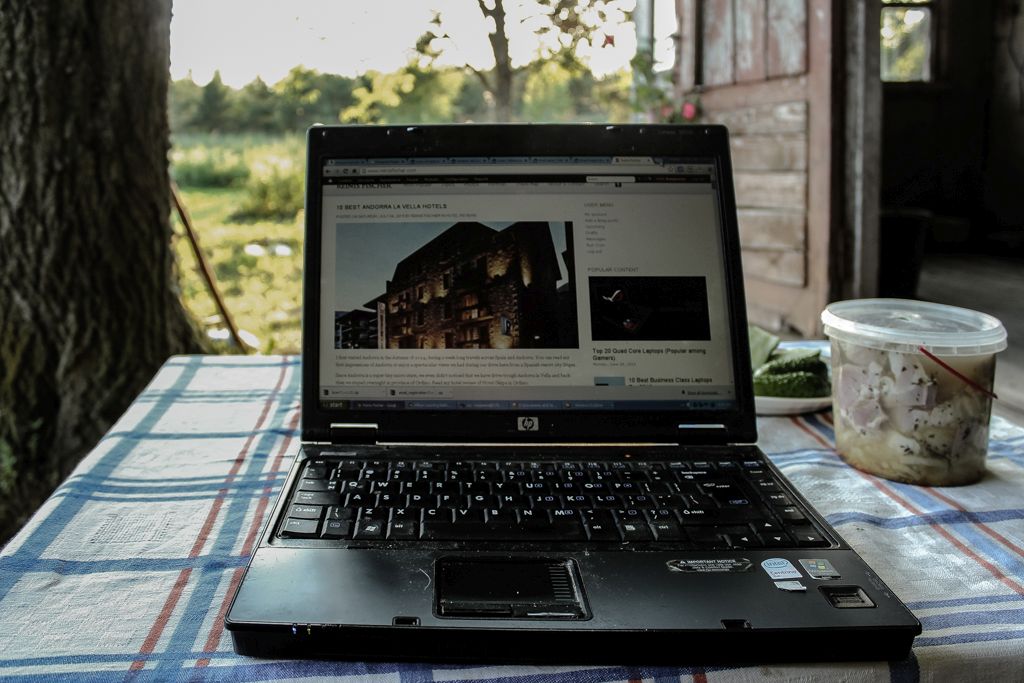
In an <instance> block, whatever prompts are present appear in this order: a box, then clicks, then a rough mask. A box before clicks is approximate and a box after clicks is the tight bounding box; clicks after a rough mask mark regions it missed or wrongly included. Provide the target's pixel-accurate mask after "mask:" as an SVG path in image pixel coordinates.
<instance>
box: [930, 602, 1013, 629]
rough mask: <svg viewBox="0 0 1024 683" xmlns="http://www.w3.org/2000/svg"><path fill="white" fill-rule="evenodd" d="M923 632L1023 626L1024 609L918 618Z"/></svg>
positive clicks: (957, 613) (949, 613)
mask: <svg viewBox="0 0 1024 683" xmlns="http://www.w3.org/2000/svg"><path fill="white" fill-rule="evenodd" d="M918 619H920V620H921V625H922V626H924V628H925V631H938V630H941V629H944V628H958V627H964V626H979V625H990V624H1005V625H1007V626H1020V625H1021V624H1024V608H1022V607H1014V608H1010V609H995V610H993V609H986V610H970V611H967V612H945V613H939V614H929V615H928V616H923V617H918Z"/></svg>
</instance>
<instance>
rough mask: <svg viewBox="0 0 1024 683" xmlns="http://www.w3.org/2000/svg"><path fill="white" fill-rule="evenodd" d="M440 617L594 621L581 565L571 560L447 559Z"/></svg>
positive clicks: (438, 570) (438, 590)
mask: <svg viewBox="0 0 1024 683" xmlns="http://www.w3.org/2000/svg"><path fill="white" fill-rule="evenodd" d="M434 579H435V584H434V586H435V587H434V611H435V614H437V616H439V617H450V618H455V617H458V618H462V619H588V618H589V617H590V615H589V613H588V611H587V607H586V602H585V600H584V597H583V587H582V585H581V583H580V579H579V571H578V569H577V567H576V563H575V562H574V561H572V560H568V559H508V558H500V557H497V558H479V559H477V558H464V557H442V558H440V559H439V560H437V562H436V563H435V565H434Z"/></svg>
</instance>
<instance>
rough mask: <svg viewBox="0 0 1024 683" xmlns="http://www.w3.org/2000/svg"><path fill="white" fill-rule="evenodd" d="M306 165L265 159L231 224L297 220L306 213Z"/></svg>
mask: <svg viewBox="0 0 1024 683" xmlns="http://www.w3.org/2000/svg"><path fill="white" fill-rule="evenodd" d="M303 178H304V176H303V169H302V164H301V163H298V162H296V161H295V160H294V159H290V158H288V157H265V158H264V159H262V160H260V161H258V162H256V163H255V164H254V165H253V168H252V174H251V176H250V177H249V181H248V182H247V183H246V184H245V196H244V197H243V198H242V201H241V202H240V203H239V205H238V210H237V211H235V212H234V213H232V214H231V216H230V220H232V221H236V222H246V221H256V220H271V221H290V220H294V219H295V216H296V215H298V213H299V211H300V210H302V202H303V195H302V189H303Z"/></svg>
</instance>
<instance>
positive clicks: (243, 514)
mask: <svg viewBox="0 0 1024 683" xmlns="http://www.w3.org/2000/svg"><path fill="white" fill-rule="evenodd" d="M299 370H300V363H299V359H298V358H295V357H231V356H179V357H174V358H171V359H170V360H168V361H167V363H166V364H165V365H164V367H163V368H162V369H161V370H160V372H159V373H158V374H157V375H156V377H155V378H154V379H153V381H152V382H151V384H150V385H149V387H148V388H147V389H146V390H145V391H144V392H143V393H142V394H141V395H140V396H139V397H138V398H137V399H136V400H135V402H134V403H133V404H132V405H131V407H130V408H129V409H128V410H127V412H126V413H125V414H124V416H122V417H121V419H120V420H119V421H118V422H117V423H116V424H115V425H114V426H113V428H112V429H111V430H110V432H109V433H108V434H107V435H106V436H105V437H104V439H103V440H102V441H101V442H100V443H99V444H98V445H97V446H96V448H95V449H94V450H93V451H92V452H91V453H90V454H89V455H88V456H87V457H86V458H85V459H84V460H83V461H82V463H81V464H80V465H79V466H78V467H77V468H76V469H75V471H74V472H73V473H72V474H71V476H69V477H68V479H67V480H66V481H65V482H64V483H63V484H61V486H60V487H58V488H57V490H56V491H55V492H54V494H53V495H52V496H51V497H50V498H49V499H48V500H47V501H46V502H45V503H44V504H43V506H42V507H41V508H40V509H39V511H38V512H37V513H36V514H35V516H34V517H33V518H32V519H31V520H30V521H29V523H28V524H27V525H26V526H25V528H24V529H23V530H22V531H21V532H20V533H19V534H18V535H17V536H16V537H15V538H14V539H12V540H11V541H10V543H8V545H7V546H6V547H5V548H4V549H3V551H2V552H0V679H2V680H5V681H6V680H16V681H19V680H53V679H54V678H57V677H58V676H64V677H66V679H67V680H75V681H91V680H97V681H109V680H122V679H125V680H130V681H149V680H158V681H177V680H180V681H186V680H188V681H193V680H205V679H212V680H239V681H247V680H277V679H289V680H307V679H311V678H317V677H325V678H329V679H333V678H336V677H340V676H355V677H367V678H373V679H376V680H381V681H383V680H388V681H396V680H397V681H403V682H405V681H410V682H411V681H424V680H451V681H461V680H478V679H488V680H494V679H502V680H506V681H510V682H520V681H521V682H523V683H526V682H529V683H542V682H544V681H549V680H573V681H587V682H588V683H589V682H593V681H619V680H621V681H626V680H629V681H633V680H640V679H654V680H659V681H664V680H680V679H681V680H684V681H690V680H693V681H699V682H703V681H710V682H712V683H713V682H715V681H749V680H762V679H764V678H771V679H778V680H796V679H800V680H814V681H819V680H850V679H856V680H879V681H890V680H892V681H915V680H967V679H973V680H978V681H1024V428H1021V427H1018V426H1015V425H1012V424H1010V423H1008V422H1006V421H1005V420H1001V419H998V418H996V419H994V420H993V425H992V430H991V445H990V450H989V473H988V475H987V476H986V478H985V479H984V481H982V482H981V483H979V484H976V485H973V486H967V487H959V488H927V487H925V488H922V487H914V486H907V485H902V484H897V483H893V482H889V481H885V480H882V479H878V478H875V477H873V476H870V475H867V474H863V473H860V472H858V471H855V470H853V469H851V468H849V467H848V466H846V465H845V464H843V463H842V462H841V461H840V460H839V458H838V456H837V455H836V454H835V452H834V451H833V450H832V439H833V433H832V426H831V422H830V414H829V413H827V412H825V413H818V414H814V415H804V416H800V417H773V418H759V422H758V428H759V432H760V434H761V440H760V444H761V446H762V448H763V449H764V450H765V451H766V452H768V453H769V454H770V456H771V458H772V460H773V461H774V462H775V463H776V464H777V465H778V466H779V467H780V468H781V469H782V471H783V472H784V473H785V474H786V475H787V476H789V477H790V479H791V480H792V481H793V482H794V484H795V485H796V486H797V487H798V488H800V489H801V490H802V491H803V492H804V493H805V495H806V496H807V497H808V498H809V499H810V500H811V502H812V503H813V504H814V505H815V506H817V508H818V510H819V511H821V512H822V513H823V514H824V515H825V516H826V517H827V518H828V520H829V522H831V523H832V524H833V525H834V526H835V527H836V529H837V530H838V531H839V533H840V534H842V535H843V536H844V537H845V538H846V539H847V541H849V543H850V544H851V545H852V546H853V547H854V548H856V549H858V550H859V551H860V552H861V554H862V555H863V556H864V558H865V559H866V560H867V561H868V562H869V563H870V564H871V565H872V566H873V567H874V568H875V570H876V571H877V572H878V573H879V574H880V575H881V577H882V578H883V579H884V580H885V581H886V582H887V583H888V584H889V585H890V586H891V587H892V588H893V589H894V590H895V591H896V593H897V594H898V595H899V596H901V597H902V598H903V600H904V601H905V602H906V603H907V604H908V606H909V607H910V608H911V609H912V610H913V611H914V613H915V614H916V615H917V616H918V617H919V618H920V619H921V621H922V622H923V625H924V633H923V634H922V635H921V636H920V637H919V638H918V639H917V641H916V643H915V647H914V650H913V653H912V654H911V656H910V657H909V658H908V659H907V660H906V661H901V662H889V663H887V662H875V663H867V664H865V663H859V664H854V663H836V664H829V665H821V664H816V665H784V666H769V667H743V668H728V667H726V668H721V667H717V668H716V667H679V668H653V667H652V668H644V667H536V666H530V667H517V666H473V665H429V664H388V663H376V664H364V663H345V662H308V661H284V662H282V661H266V660H259V659H250V658H246V657H239V656H237V655H235V654H234V653H233V652H232V651H231V643H230V637H229V636H228V635H227V634H226V633H224V631H223V628H222V618H223V615H224V612H225V610H226V609H227V604H228V601H229V599H230V595H231V594H232V593H233V589H234V587H235V586H236V585H237V584H238V581H239V579H240V578H241V574H242V571H243V569H244V567H245V563H246V559H247V557H248V555H249V554H250V552H251V550H252V548H253V544H254V542H255V540H256V537H257V534H258V531H259V529H260V527H261V525H262V524H263V523H264V522H265V520H266V517H267V514H268V512H269V509H270V507H271V505H272V503H273V501H274V500H275V498H276V496H277V494H278V490H279V487H280V485H281V482H282V480H283V478H284V475H285V473H286V472H287V470H288V466H289V464H290V458H291V457H292V455H293V451H294V447H295V446H296V444H297V441H296V437H297V433H296V430H297V428H298V420H299V394H300V371H299Z"/></svg>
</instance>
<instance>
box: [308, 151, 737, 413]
mask: <svg viewBox="0 0 1024 683" xmlns="http://www.w3.org/2000/svg"><path fill="white" fill-rule="evenodd" d="M320 172H321V174H322V175H321V188H322V196H321V197H320V200H321V201H322V206H321V209H322V213H321V216H322V220H321V229H322V233H321V264H320V265H321V269H320V276H321V282H320V295H321V296H320V311H319V315H320V325H319V328H320V340H319V344H320V366H319V391H318V398H319V401H320V407H321V408H324V409H330V410H343V411H344V410H355V411H390V410H424V411H472V410H486V411H504V410H509V411H522V410H530V411H545V410H558V411H565V410H570V411H572V410H581V411H601V410H609V411H612V410H623V409H627V410H645V411H646V410H671V411H687V410H700V411H708V410H711V411H714V410H735V409H736V393H735V387H734V378H733V367H732V345H731V344H730V341H729V340H730V339H731V330H730V328H729V316H728V311H729V307H728V305H727V293H726V282H725V265H724V257H723V246H722V237H721V234H722V230H721V225H720V221H721V217H720V216H719V215H718V211H719V208H718V207H719V202H718V198H717V196H716V192H717V178H718V175H717V169H716V167H715V164H714V161H713V160H710V159H699V158H694V159H687V158H657V157H643V156H640V157H536V156H531V157H473V158H468V157H431V158H410V159H396V158H388V159H327V160H325V162H324V163H323V165H322V167H321V168H320Z"/></svg>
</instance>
